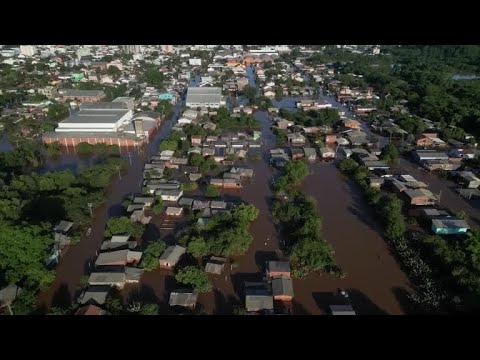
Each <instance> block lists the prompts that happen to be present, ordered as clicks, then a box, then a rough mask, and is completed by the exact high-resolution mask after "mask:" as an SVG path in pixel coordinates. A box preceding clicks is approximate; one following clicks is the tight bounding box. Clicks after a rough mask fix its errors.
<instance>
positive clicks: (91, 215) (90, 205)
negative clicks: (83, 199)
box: [87, 203, 93, 218]
mask: <svg viewBox="0 0 480 360" xmlns="http://www.w3.org/2000/svg"><path fill="white" fill-rule="evenodd" d="M87 205H88V208H89V209H90V217H92V218H93V212H92V207H93V204H92V203H88V204H87Z"/></svg>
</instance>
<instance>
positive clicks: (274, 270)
mask: <svg viewBox="0 0 480 360" xmlns="http://www.w3.org/2000/svg"><path fill="white" fill-rule="evenodd" d="M267 276H268V277H271V278H273V277H278V276H285V277H290V276H291V274H290V263H289V262H288V261H268V262H267Z"/></svg>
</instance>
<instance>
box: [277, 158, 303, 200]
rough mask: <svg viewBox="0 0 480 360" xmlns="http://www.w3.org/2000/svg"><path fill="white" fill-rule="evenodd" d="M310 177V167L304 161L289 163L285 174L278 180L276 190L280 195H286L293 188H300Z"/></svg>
mask: <svg viewBox="0 0 480 360" xmlns="http://www.w3.org/2000/svg"><path fill="white" fill-rule="evenodd" d="M307 175H308V166H307V163H306V162H305V161H304V160H292V161H289V162H288V163H287V164H286V165H285V167H284V173H283V175H282V176H280V177H279V178H277V179H276V180H275V183H274V186H273V187H274V189H275V191H276V192H277V193H278V194H285V193H288V192H290V191H291V190H292V188H293V187H295V186H299V185H300V184H301V183H302V182H303V180H304V179H305V177H306V176H307Z"/></svg>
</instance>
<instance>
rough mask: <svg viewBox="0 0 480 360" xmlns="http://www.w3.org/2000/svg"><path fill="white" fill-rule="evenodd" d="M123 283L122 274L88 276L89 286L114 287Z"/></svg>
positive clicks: (123, 277) (109, 273)
mask: <svg viewBox="0 0 480 360" xmlns="http://www.w3.org/2000/svg"><path fill="white" fill-rule="evenodd" d="M124 282H125V273H124V272H94V273H91V274H90V278H89V279H88V283H89V284H90V285H115V284H123V283H124Z"/></svg>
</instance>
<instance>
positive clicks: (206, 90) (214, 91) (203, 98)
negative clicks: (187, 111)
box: [186, 87, 225, 109]
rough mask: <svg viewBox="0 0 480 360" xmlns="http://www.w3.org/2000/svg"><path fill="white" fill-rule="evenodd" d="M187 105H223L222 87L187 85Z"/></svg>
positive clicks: (216, 106)
mask: <svg viewBox="0 0 480 360" xmlns="http://www.w3.org/2000/svg"><path fill="white" fill-rule="evenodd" d="M186 105H187V107H190V108H197V107H200V108H214V109H218V108H219V107H221V106H225V99H224V98H223V97H222V89H221V88H219V87H189V88H188V90H187V101H186Z"/></svg>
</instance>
